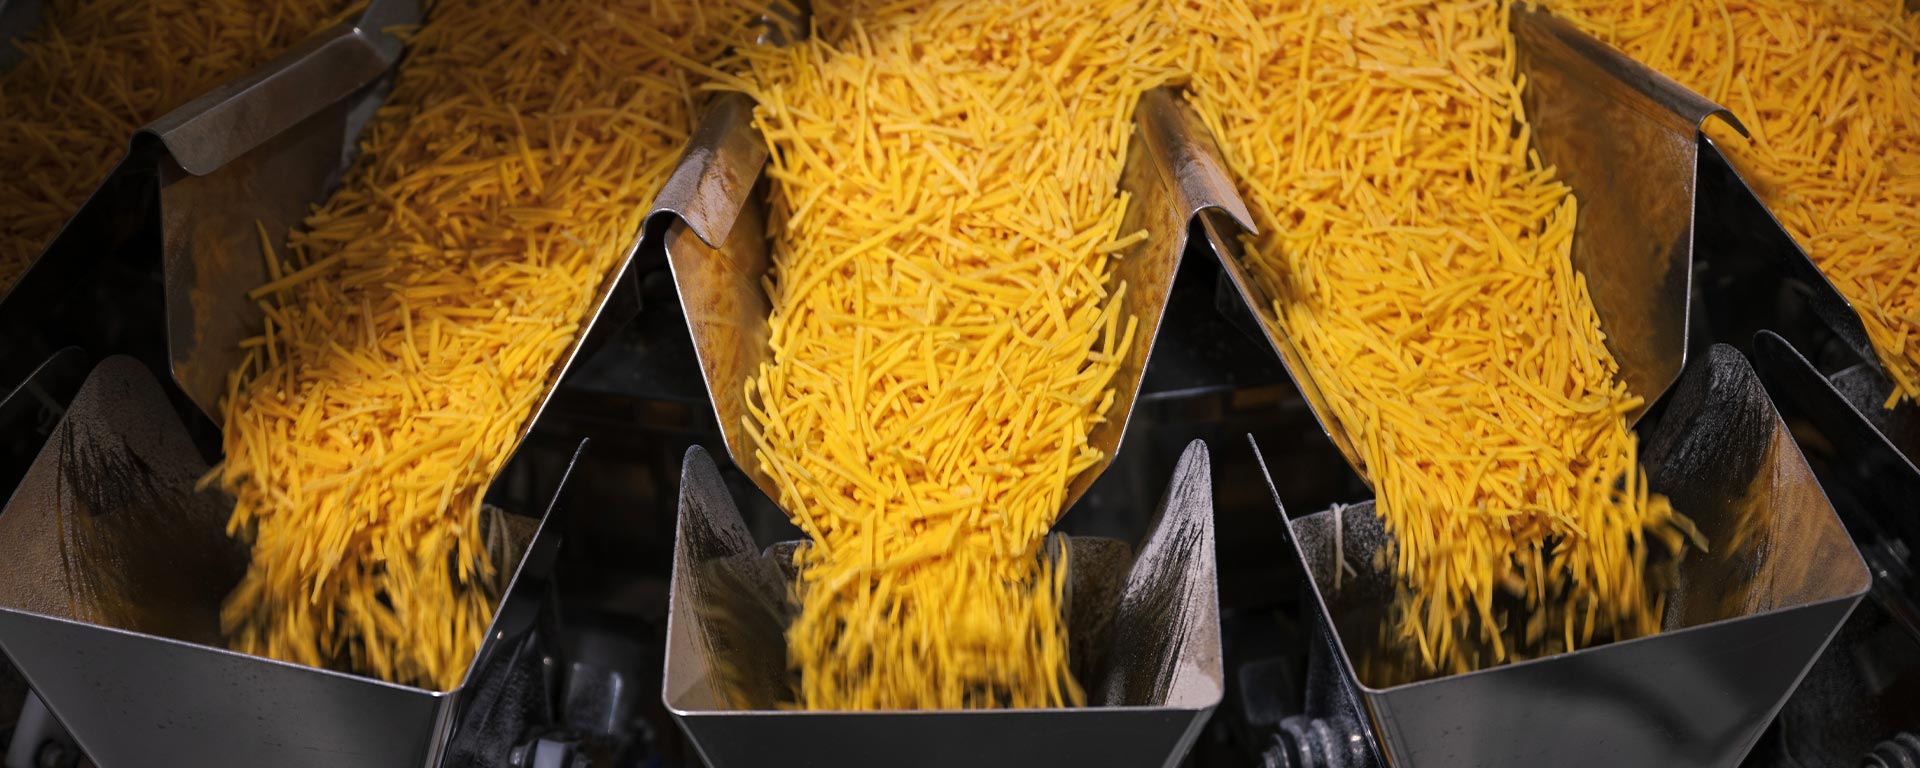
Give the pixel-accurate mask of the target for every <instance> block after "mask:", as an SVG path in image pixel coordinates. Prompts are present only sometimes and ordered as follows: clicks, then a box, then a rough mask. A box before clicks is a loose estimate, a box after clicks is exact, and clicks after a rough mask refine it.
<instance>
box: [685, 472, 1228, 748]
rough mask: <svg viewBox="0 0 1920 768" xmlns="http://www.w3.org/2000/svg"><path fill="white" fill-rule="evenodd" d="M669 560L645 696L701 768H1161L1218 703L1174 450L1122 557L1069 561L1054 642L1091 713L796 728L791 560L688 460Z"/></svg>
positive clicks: (1207, 500)
mask: <svg viewBox="0 0 1920 768" xmlns="http://www.w3.org/2000/svg"><path fill="white" fill-rule="evenodd" d="M680 494H681V495H680V522H679V528H678V534H677V538H676V540H675V544H674V570H673V582H672V592H671V594H672V597H671V601H672V603H671V607H670V608H669V614H668V616H669V618H668V626H667V649H666V653H667V656H666V672H665V682H664V685H663V691H662V698H663V699H664V701H665V703H666V705H667V708H668V709H669V710H671V711H672V712H673V714H674V717H675V719H676V720H677V721H678V722H679V723H680V725H681V727H682V728H683V729H684V730H685V731H686V733H687V735H688V737H689V738H690V739H691V740H692V742H693V744H694V747H695V749H696V750H698V752H699V754H700V756H701V757H702V758H703V759H704V760H705V761H706V762H707V764H709V765H712V766H715V768H727V767H728V766H743V765H760V764H764V762H765V760H766V756H767V754H768V752H767V749H768V745H775V744H777V745H780V746H779V754H780V760H781V762H782V763H783V764H787V765H801V766H807V765H821V766H825V765H833V766H866V765H921V766H976V765H996V766H1029V765H1030V766H1057V765H1065V764H1072V765H1102V766H1122V765H1139V766H1173V765H1175V764H1177V763H1178V762H1179V761H1180V759H1181V757H1182V756H1184V755H1185V754H1186V752H1187V750H1188V748H1189V747H1191V746H1192V744H1193V740H1194V739H1195V738H1196V737H1197V736H1198V734H1199V731H1200V727H1201V726H1202V725H1203V724H1204V723H1205V722H1206V719H1207V717H1208V715H1209V714H1210V713H1211V712H1212V710H1213V708H1214V706H1215V705H1217V704H1218V703H1219V701H1220V697H1221V693H1222V690H1223V685H1224V682H1223V676H1222V675H1223V673H1222V668H1221V646H1220V620H1219V605H1218V598H1217V587H1216V573H1215V565H1214V562H1215V560H1214V536H1213V490H1212V483H1211V472H1210V470H1209V466H1208V454H1207V449H1206V446H1205V444H1203V443H1200V442H1198V441H1196V442H1194V443H1193V444H1191V445H1189V446H1188V448H1187V450H1186V452H1185V454H1184V455H1183V456H1182V457H1181V459H1180V462H1179V466H1178V467H1177V468H1176V469H1175V470H1174V476H1173V481H1172V482H1171V484H1170V485H1169V488H1168V491H1167V495H1166V497H1165V498H1164V499H1163V500H1162V503H1161V513H1160V517H1159V520H1158V522H1157V524H1156V525H1155V527H1154V528H1153V530H1152V531H1151V532H1150V533H1149V534H1148V536H1147V538H1146V540H1145V541H1144V542H1142V544H1141V546H1140V548H1139V551H1138V554H1137V555H1133V554H1131V553H1130V552H1129V548H1128V547H1127V546H1126V545H1124V544H1121V543H1119V542H1117V541H1114V540H1112V539H1098V538H1074V539H1065V538H1064V537H1060V538H1056V539H1055V540H1054V542H1055V544H1056V545H1059V544H1062V543H1064V545H1065V546H1067V547H1069V548H1071V551H1072V554H1071V555H1070V556H1069V559H1068V562H1069V563H1071V565H1072V573H1071V576H1070V581H1069V586H1068V590H1067V592H1068V604H1069V605H1070V606H1071V608H1070V609H1069V610H1070V615H1069V620H1068V626H1069V636H1070V638H1071V647H1072V648H1073V650H1074V654H1075V660H1074V665H1075V669H1076V674H1079V675H1080V676H1081V679H1082V680H1083V681H1089V682H1090V684H1089V685H1087V689H1088V691H1089V697H1090V699H1091V701H1092V702H1093V706H1089V707H1082V708H1076V709H1048V710H1041V709H1022V710H962V711H955V710H946V711H928V712H898V711H895V712H808V711H782V710H775V709H773V708H772V707H773V706H774V705H775V704H776V703H778V702H780V701H783V700H790V698H791V697H790V695H789V693H788V691H789V689H790V688H789V687H790V681H789V677H788V675H789V673H788V670H787V668H786V658H787V657H786V644H785V638H784V635H783V634H782V633H783V630H784V628H785V625H786V621H787V611H788V610H789V609H788V608H787V605H788V603H787V589H786V584H787V582H788V579H789V578H790V577H791V575H790V574H789V573H787V572H786V571H785V570H783V566H782V563H790V562H791V561H790V558H789V557H788V554H789V553H791V547H790V546H776V547H774V548H772V549H769V550H768V551H767V552H766V553H764V554H762V553H759V552H757V551H756V550H755V547H754V542H753V539H752V538H751V536H749V535H748V533H747V529H746V524H745V522H744V521H743V520H742V519H741V517H740V513H739V510H738V508H737V507H736V506H735V505H734V501H733V499H732V497H731V495H730V494H729V493H728V491H727V486H726V484H725V482H724V480H723V479H722V478H721V475H720V474H719V472H718V470H717V469H716V468H715V466H714V464H713V461H712V459H711V458H710V457H709V456H708V455H707V454H706V451H705V450H703V449H701V448H698V447H695V448H693V449H692V450H690V451H688V453H687V459H686V464H685V469H684V474H683V477H682V480H681V491H680Z"/></svg>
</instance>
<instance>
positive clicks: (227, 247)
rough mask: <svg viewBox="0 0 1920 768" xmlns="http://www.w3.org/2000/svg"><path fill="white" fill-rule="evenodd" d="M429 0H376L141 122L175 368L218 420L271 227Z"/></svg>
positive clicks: (254, 310)
mask: <svg viewBox="0 0 1920 768" xmlns="http://www.w3.org/2000/svg"><path fill="white" fill-rule="evenodd" d="M420 13H421V7H420V2H419V0H372V2H369V3H368V5H367V7H366V9H365V10H363V11H362V12H361V13H360V15H359V16H358V17H357V18H355V19H352V20H349V21H347V22H344V23H342V24H340V25H339V26H336V27H334V28H333V29H330V30H327V31H326V32H323V33H320V34H318V35H316V36H314V37H313V38H312V39H309V40H307V41H306V42H304V43H302V44H301V45H299V46H296V47H295V48H294V49H293V50H290V51H288V52H286V53H285V54H282V55H281V56H279V57H278V58H276V59H274V60H273V61H271V62H269V63H267V64H266V65H263V66H261V67H260V68H258V69H256V70H254V71H253V72H250V73H248V74H247V75H246V76H244V77H241V78H239V79H237V80H234V81H232V82H229V83H226V84H224V85H222V86H220V87H219V88H217V89H215V90H214V91H212V92H210V93H207V94H206V95H204V96H201V97H200V98H198V99H195V100H193V101H191V102H188V103H187V104H185V105H183V106H181V107H180V108H178V109H175V110H173V111H172V112H169V113H167V114H166V115H165V116H163V117H161V118H160V119H159V120H156V121H154V122H153V123H152V124H150V125H148V126H146V127H145V128H144V129H142V132H143V133H144V134H146V135H150V136H152V137H154V138H155V139H157V140H158V142H159V144H160V146H161V147H162V148H164V150H165V152H164V156H163V158H162V159H161V160H160V162H159V169H160V171H159V176H160V217H161V230H162V238H163V240H164V246H163V247H164V254H165V255H164V257H163V259H164V266H163V272H164V277H165V281H166V312H167V345H168V349H169V354H170V355H171V357H172V366H173V375H174V380H175V381H177V382H179V383H180V386H181V388H182V389H183V390H185V391H186V393H187V396H188V397H190V398H192V399H193V401H194V403H195V404H197V405H199V406H200V409H201V410H202V411H203V412H205V413H206V414H207V416H208V417H209V418H211V419H213V420H214V421H215V422H216V423H218V422H219V420H220V419H221V414H220V398H221V397H222V396H224V395H225V394H226V392H227V376H228V374H229V372H231V371H233V370H234V369H235V368H236V367H238V365H239V363H240V361H241V359H242V354H241V349H240V342H241V340H242V339H245V338H247V337H249V336H252V335H255V334H257V333H258V332H259V329H260V326H261V323H262V317H263V315H262V313H261V310H260V307H259V303H258V302H257V301H255V300H253V299H252V298H249V297H248V296H247V292H248V291H250V290H252V289H254V288H255V287H257V286H259V285H261V284H263V283H265V282H267V268H266V259H265V255H264V254H263V253H262V251H261V249H262V232H264V233H265V239H266V240H268V241H270V243H271V245H272V247H273V249H274V251H275V252H276V253H280V254H282V255H284V253H285V244H286V235H287V232H288V231H289V230H290V229H291V228H292V227H294V226H295V225H297V224H299V223H300V221H301V219H302V218H304V217H305V216H306V214H307V211H308V210H309V208H310V207H311V206H312V205H314V204H316V203H319V202H321V201H323V200H325V199H326V195H327V193H328V192H329V191H331V189H332V188H333V186H334V185H335V184H337V183H338V181H339V178H340V175H341V173H342V171H343V169H344V168H345V167H346V164H347V162H348V159H349V156H350V154H351V153H352V152H353V151H354V148H355V147H354V137H355V136H356V135H357V134H358V133H359V130H360V127H361V126H362V125H363V124H364V122H365V119H366V116H367V115H369V114H371V110H372V109H373V108H374V107H375V106H377V105H378V104H379V102H380V100H381V99H382V98H383V97H384V96H385V94H384V89H383V88H382V86H383V85H384V82H383V81H382V78H383V76H384V75H386V74H387V73H388V71H389V70H391V69H392V67H393V64H394V62H395V61H397V60H398V59H399V57H400V53H401V46H400V41H399V39H398V38H395V37H394V36H392V35H390V34H388V33H387V32H385V31H383V30H385V29H386V28H388V27H391V26H393V25H395V24H407V23H414V22H417V21H418V20H419V19H420Z"/></svg>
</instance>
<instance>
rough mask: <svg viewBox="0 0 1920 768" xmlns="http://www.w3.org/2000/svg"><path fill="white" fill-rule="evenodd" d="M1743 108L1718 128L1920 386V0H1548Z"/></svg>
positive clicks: (1668, 71)
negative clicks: (1734, 124) (1916, 1)
mask: <svg viewBox="0 0 1920 768" xmlns="http://www.w3.org/2000/svg"><path fill="white" fill-rule="evenodd" d="M1544 5H1545V6H1546V7H1547V8H1548V9H1549V10H1550V11H1552V12H1553V13H1555V14H1557V15H1560V16H1564V17H1566V18H1567V19H1568V20H1570V21H1572V22H1573V23H1574V25H1575V26H1578V27H1580V28H1581V29H1583V30H1585V31H1587V32H1588V33H1589V34H1592V35H1594V36H1595V37H1598V38H1600V39H1601V40H1603V41H1606V42H1608V43H1610V44H1612V45H1614V46H1616V47H1618V48H1619V49H1620V50H1621V51H1623V52H1625V53H1626V54H1627V55H1629V56H1632V57H1633V58H1635V59H1637V60H1639V61H1640V62H1641V63H1642V64H1646V65H1647V66H1649V67H1652V68H1653V69H1655V70H1658V71H1659V72H1661V73H1662V74H1665V75H1667V76H1668V77H1671V78H1673V79H1675V80H1677V81H1679V82H1680V83H1681V84H1682V85H1685V86H1687V87H1688V88H1692V89H1693V90H1695V91H1697V92H1699V93H1700V94H1701V95H1703V96H1706V97H1707V98H1709V99H1712V100H1713V101H1715V102H1718V103H1720V104H1722V105H1725V106H1726V107H1727V108H1728V109H1730V110H1732V111H1733V113H1734V114H1736V115H1739V117H1740V121H1741V122H1742V123H1743V124H1745V125H1746V126H1747V128H1748V129H1749V131H1750V132H1751V138H1746V137H1742V136H1740V135H1739V134H1738V133H1735V132H1734V131H1733V130H1732V129H1731V128H1729V127H1728V126H1725V125H1722V124H1719V123H1715V122H1710V123H1709V125H1708V132H1709V135H1710V136H1711V137H1712V138H1713V140H1714V142H1715V143H1716V144H1717V145H1719V147H1720V149H1722V150H1723V151H1725V152H1726V153H1727V155H1728V156H1729V159H1730V160H1731V161H1732V163H1733V165H1734V167H1735V168H1738V169H1739V170H1740V174H1741V176H1743V177H1744V178H1745V179H1746V180H1747V182H1748V183H1749V184H1750V185H1752V186H1753V188H1754V191H1755V192H1757V193H1759V195H1760V198H1761V200H1763V201H1764V202H1766V204H1767V207H1768V208H1769V209H1771V210H1772V211H1773V214H1774V216H1775V217H1776V218H1778V219H1779V221H1780V223H1781V224H1782V225H1785V227H1786V229H1787V231H1788V232H1789V233H1791V234H1792V235H1793V239H1794V241H1795V242H1797V243H1799V245H1800V247H1801V248H1802V249H1805V250H1806V252H1807V255H1808V256H1810V257H1811V258H1812V259H1813V262H1814V263H1815V264H1817V265H1819V267H1820V271H1821V272H1822V273H1824V274H1825V275H1826V276H1827V279H1828V280H1830V281H1832V282H1833V285H1834V287H1835V288H1838V289H1839V290H1840V293H1841V295H1843V296H1845V297H1846V298H1847V300H1848V301H1849V302H1851V303H1852V304H1853V307H1854V309H1855V310H1856V311H1858V313H1859V315H1860V320H1861V321H1862V322H1863V323H1864V324H1865V325H1866V328H1867V336H1868V337H1869V338H1870V339H1871V340H1872V341H1873V346H1874V350H1875V351H1876V352H1877V353H1878V355H1879V358H1880V363H1881V366H1882V367H1883V368H1884V369H1885V370H1886V372H1887V374H1888V376H1889V378H1890V379H1892V381H1893V384H1894V389H1895V391H1894V392H1893V393H1892V395H1891V396H1890V397H1889V398H1888V400H1887V403H1886V404H1887V406H1888V407H1892V406H1893V405H1894V404H1895V403H1897V402H1898V401H1899V400H1900V399H1903V398H1904V399H1913V398H1920V215H1916V212H1917V211H1920V7H1916V6H1913V5H1911V4H1910V3H1907V2H1906V0H1818V1H1816V2H1808V1H1806V0H1658V1H1657V2H1654V1H1652V0H1550V1H1549V2H1545V3H1544Z"/></svg>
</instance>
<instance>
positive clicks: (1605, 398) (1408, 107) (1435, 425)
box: [1181, 0, 1690, 677]
mask: <svg viewBox="0 0 1920 768" xmlns="http://www.w3.org/2000/svg"><path fill="white" fill-rule="evenodd" d="M1510 10H1511V5H1510V4H1509V3H1508V2H1505V1H1504V0H1426V1H1421V2H1400V3H1377V2H1371V1H1370V0H1346V1H1343V2H1318V3H1307V2H1297V1H1280V0H1220V1H1217V2H1216V1H1215V0H1207V1H1206V2H1199V1H1198V0H1193V1H1191V2H1186V3H1183V12H1182V22H1181V23H1182V25H1183V26H1185V27H1187V28H1189V29H1193V30H1195V31H1196V33H1197V34H1196V38H1197V39H1196V40H1195V42H1194V45H1196V46H1200V47H1203V48H1205V49H1207V50H1208V51H1209V53H1208V55H1205V56H1199V57H1195V59H1194V61H1195V66H1196V69H1195V71H1194V72H1193V78H1192V82H1191V84H1190V86H1189V88H1190V98H1191V101H1192V103H1193V104H1194V105H1195V106H1196V107H1197V108H1198V111H1199V112H1200V113H1201V115H1202V116H1203V119H1204V121H1205V122H1206V123H1207V125H1208V126H1209V127H1210V128H1211V129H1212V131H1213V133H1214V135H1215V136H1216V137H1218V139H1219V141H1220V143H1221V145H1222V148H1223V150H1224V152H1225V154H1226V156H1227V159H1228V162H1229V165H1230V166H1231V169H1232V171H1233V173H1234V174H1235V176H1236V179H1237V181H1238V183H1239V186H1240V189H1241V192H1242V194H1243V195H1244V196H1245V197H1246V198H1247V200H1248V202H1249V204H1250V207H1251V208H1252V210H1253V212H1254V215H1255V216H1256V217H1257V219H1256V224H1257V226H1258V227H1259V228H1260V231H1261V234H1260V235H1259V236H1258V237H1249V238H1246V240H1245V243H1244V245H1245V248H1246V256H1245V258H1246V264H1247V266H1248V267H1249V268H1250V271H1251V272H1252V274H1253V276H1254V278H1255V280H1256V281H1257V282H1258V284H1259V286H1260V287H1261V289H1262V290H1263V291H1264V293H1265V295H1266V296H1268V297H1270V298H1271V299H1272V302H1273V303H1272V307H1271V314H1268V315H1266V319H1267V321H1268V322H1271V323H1275V324H1277V328H1278V330H1279V332H1280V333H1282V334H1284V335H1285V336H1286V337H1288V338H1289V339H1291V340H1292V343H1293V344H1294V345H1295V346H1296V347H1297V348H1298V350H1299V352H1300V355H1301V356H1302V358H1303V359H1304V362H1305V365H1306V368H1307V373H1308V374H1309V375H1310V376H1311V378H1312V380H1313V381H1314V382H1315V384H1316V385H1317V386H1318V388H1319V390H1320V392H1321V394H1322V395H1324V396H1325V398H1326V402H1327V407H1328V410H1329V411H1330V413H1328V414H1326V415H1328V416H1331V417H1332V419H1333V420H1334V421H1336V422H1338V423H1339V424H1340V426H1341V427H1342V428H1343V429H1344V430H1345V431H1346V433H1347V434H1348V435H1350V436H1351V437H1352V441H1353V445H1354V448H1355V449H1356V451H1357V452H1358V454H1359V458H1360V460H1361V462H1362V463H1363V465H1364V471H1365V473H1366V475H1367V477H1368V479H1369V480H1370V481H1371V483H1372V485H1373V487H1374V490H1375V491H1376V493H1377V499H1376V504H1377V506H1376V511H1377V512H1378V513H1379V514H1380V515H1381V516H1382V517H1383V518H1384V520H1385V522H1386V525H1387V528H1388V530H1389V531H1390V532H1391V533H1392V534H1393V535H1394V537H1395V539H1396V541H1397V548H1396V549H1395V552H1394V555H1393V556H1392V557H1391V562H1390V563H1388V565H1390V566H1391V567H1392V569H1393V574H1394V575H1395V576H1396V579H1397V583H1398V585H1399V594H1398V596H1397V598H1396V600H1395V602H1394V606H1393V611H1392V614H1393V615H1392V619H1391V621H1390V623H1389V626H1388V628H1387V637H1385V638H1384V640H1385V644H1386V645H1389V646H1392V647H1394V648H1399V649H1403V650H1406V651H1407V652H1408V654H1409V655H1411V656H1412V657H1413V660H1414V662H1415V664H1414V665H1413V668H1412V671H1411V672H1407V673H1405V674H1410V675H1411V676H1415V677H1418V676H1427V675H1431V674H1434V673H1436V672H1459V671H1465V670H1470V669H1475V668H1479V667H1483V666H1486V665H1489V664H1493V663H1498V662H1501V661H1505V660H1511V659H1518V658H1529V657H1535V656H1540V655H1545V654H1550V653H1555V652H1559V651H1564V650H1569V649H1572V648H1576V647H1579V646H1583V645H1587V644H1589V643H1593V642H1599V641H1603V640H1608V639H1615V638H1628V637H1635V636H1640V635H1646V634H1650V633H1653V632H1657V631H1658V630H1659V628H1660V619H1661V614H1662V606H1661V598H1660V597H1659V591H1658V585H1657V583H1656V581H1655V580H1654V579H1652V578H1650V576H1649V569H1650V564H1649V560H1650V558H1653V557H1655V556H1656V555H1655V553H1656V551H1658V552H1662V553H1671V554H1677V553H1679V552H1680V551H1681V548H1682V546H1683V531H1687V530H1690V526H1689V525H1687V524H1686V523H1685V521H1684V519H1683V518H1681V517H1679V516H1678V515H1676V514H1675V513H1674V511H1673V510H1672V508H1671V507H1670V505H1669V504H1668V503H1667V501H1666V499H1665V498H1663V497H1660V496H1657V495H1654V494H1650V493H1649V492H1648V490H1647V485H1646V477H1645V475H1644V474H1643V473H1642V472H1641V470H1640V468H1639V466H1638V463H1637V444H1636V441H1635V438H1634V435H1633V433H1632V432H1630V431H1629V430H1628V429H1627V423H1626V418H1625V416H1624V414H1625V413H1626V412H1627V411H1629V410H1631V409H1633V408H1634V407H1635V406H1637V405H1639V404H1640V402H1641V398H1640V396H1639V395H1636V394H1634V393H1631V392H1628V391H1627V388H1626V386H1625V385H1624V384H1622V383H1621V382H1620V380H1619V378H1618V376H1617V374H1618V365H1617V364H1616V363H1615V361H1614V360H1613V358H1612V356H1611V355H1610V354H1609V353H1608V351H1607V348H1606V346H1605V344H1604V339H1605V337H1604V334H1603V333H1602V329H1601V328H1600V326H1599V320H1598V318H1597V317H1596V316H1595V314H1594V309H1593V304H1592V301H1591V299H1590V297H1589V296H1588V292H1587V283H1586V280H1585V279H1584V277H1583V276H1581V275H1580V274H1579V273H1578V272H1576V271H1575V270H1574V269H1573V267H1572V264H1571V263H1570V261H1569V247H1570V245H1571V243H1572V238H1573V235H1574V231H1573V230H1574V224H1575V221H1576V220H1577V216H1576V212H1577V205H1578V203H1577V202H1576V201H1575V199H1574V198H1573V196H1572V195H1571V194H1570V192H1569V191H1568V189H1567V187H1566V186H1565V185H1564V184H1562V183H1561V182H1559V181H1557V180H1556V179H1555V178H1554V173H1553V170H1552V169H1551V168H1548V167H1545V166H1544V165H1543V164H1542V163H1541V161H1540V159H1539V157H1538V156H1537V155H1535V154H1534V153H1533V152H1532V151H1531V150H1530V149H1529V146H1530V127H1529V126H1528V123H1527V118H1526V115H1525V114H1524V112H1523V111H1522V108H1521V100H1520V89H1521V87H1522V86H1521V85H1520V84H1519V83H1518V82H1517V81H1516V77H1515V63H1514V48H1513V42H1512V40H1511V36H1510V34H1509V33H1508V16H1509V12H1510ZM1663 556H1664V555H1663ZM1354 565H1357V566H1359V567H1368V564H1354ZM1389 674H1393V673H1392V672H1391V671H1389Z"/></svg>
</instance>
